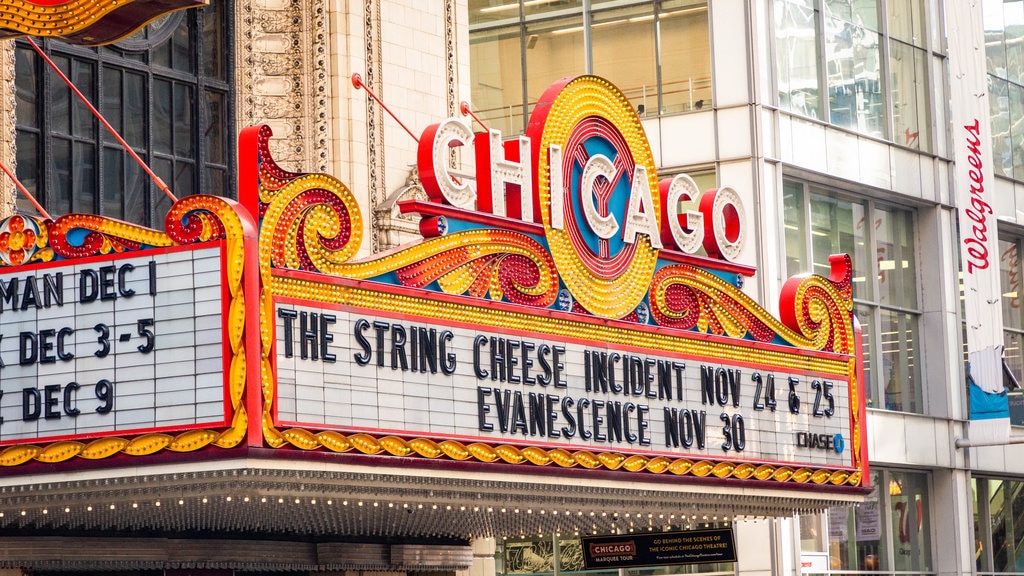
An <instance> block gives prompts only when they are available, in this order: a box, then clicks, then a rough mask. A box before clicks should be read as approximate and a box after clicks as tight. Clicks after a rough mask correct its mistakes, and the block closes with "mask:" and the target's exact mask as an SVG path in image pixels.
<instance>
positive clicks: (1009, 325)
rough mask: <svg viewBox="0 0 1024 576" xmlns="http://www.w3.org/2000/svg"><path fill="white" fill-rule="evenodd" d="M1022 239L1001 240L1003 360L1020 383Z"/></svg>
mask: <svg viewBox="0 0 1024 576" xmlns="http://www.w3.org/2000/svg"><path fill="white" fill-rule="evenodd" d="M1021 249H1022V246H1021V239H1019V238H1017V239H1011V240H1008V239H1003V238H1000V239H999V277H1000V279H999V285H1000V288H1001V290H1002V299H1003V305H1002V310H1003V344H1004V346H1005V348H1004V349H1003V358H1004V359H1005V361H1006V365H1007V366H1009V368H1010V371H1011V372H1013V375H1014V376H1015V377H1016V378H1017V381H1018V382H1024V356H1022V354H1021V345H1022V343H1024V307H1022V306H1021V292H1022V290H1024V286H1021V280H1022V279H1021V262H1020V257H1021Z"/></svg>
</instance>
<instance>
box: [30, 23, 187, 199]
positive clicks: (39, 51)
mask: <svg viewBox="0 0 1024 576" xmlns="http://www.w3.org/2000/svg"><path fill="white" fill-rule="evenodd" d="M25 40H26V41H28V43H29V45H30V46H32V49H34V50H35V51H36V54H39V55H40V56H41V57H42V58H43V60H45V61H46V63H47V64H49V66H50V68H52V69H53V71H54V72H56V73H57V75H58V76H60V77H61V79H62V80H64V83H65V84H67V85H68V88H70V89H71V91H72V92H74V93H75V95H76V96H78V99H79V100H81V101H82V103H83V104H85V106H86V107H87V108H89V111H90V112H92V115H93V116H95V117H96V118H97V119H99V121H100V122H101V123H102V124H103V126H105V127H106V129H107V130H109V131H110V133H111V134H113V135H114V138H116V139H117V141H118V142H119V143H120V144H121V146H123V147H124V149H125V151H126V152H128V154H129V155H131V157H132V158H134V159H135V161H136V162H138V163H139V166H142V169H143V170H145V171H146V174H149V177H150V178H152V179H153V182H155V183H156V187H157V188H159V189H160V190H162V191H163V193H164V194H166V195H167V197H168V198H170V199H171V202H177V201H178V199H177V198H175V197H174V194H172V193H171V189H170V188H168V187H167V184H165V183H164V181H163V180H161V179H160V177H159V176H157V175H156V174H155V173H154V172H153V171H152V170H151V169H150V168H149V166H147V165H146V163H145V162H143V161H142V158H139V155H138V154H136V153H135V150H132V147H131V146H129V145H128V143H127V142H125V141H124V138H121V135H120V134H118V133H117V130H114V127H113V126H111V125H110V122H107V119H106V118H104V117H103V114H100V111H99V110H97V109H96V107H95V106H93V105H92V103H91V102H89V99H88V98H86V97H85V94H82V91H81V90H79V89H78V87H77V86H75V85H74V84H73V83H72V82H71V80H69V79H68V77H67V76H65V75H64V73H63V72H61V71H60V68H58V67H57V65H56V64H54V63H53V60H50V57H49V56H47V55H46V54H45V53H44V52H43V51H42V49H41V48H39V45H38V44H36V43H35V42H34V41H33V40H32V39H31V38H29V37H27V36H26V37H25Z"/></svg>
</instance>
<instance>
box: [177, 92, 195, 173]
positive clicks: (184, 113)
mask: <svg viewBox="0 0 1024 576" xmlns="http://www.w3.org/2000/svg"><path fill="white" fill-rule="evenodd" d="M192 138H193V133H192V87H191V86H186V85H184V84H177V83H176V84H175V85H174V153H175V154H176V155H179V156H191V155H192V149H193V145H192Z"/></svg>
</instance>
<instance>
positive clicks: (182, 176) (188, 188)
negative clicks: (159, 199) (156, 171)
mask: <svg viewBox="0 0 1024 576" xmlns="http://www.w3.org/2000/svg"><path fill="white" fill-rule="evenodd" d="M194 175H195V167H194V166H192V164H190V163H188V162H177V163H175V165H174V188H173V190H174V195H175V196H177V197H178V198H181V197H182V196H189V195H191V194H195V193H196V190H195V185H194V181H195V178H194Z"/></svg>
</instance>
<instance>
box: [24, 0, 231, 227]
mask: <svg viewBox="0 0 1024 576" xmlns="http://www.w3.org/2000/svg"><path fill="white" fill-rule="evenodd" d="M230 13H231V8H230V5H229V4H227V3H225V2H214V3H211V5H209V6H207V7H206V8H204V9H202V10H198V9H192V10H185V11H178V12H173V13H171V14H168V15H167V16H164V17H163V18H161V19H159V20H157V21H155V22H153V23H151V24H150V25H149V26H147V27H146V28H145V29H143V30H141V31H140V32H138V33H136V34H135V35H134V36H132V37H130V38H128V39H125V40H123V41H121V42H118V43H115V44H112V45H110V46H104V47H99V48H84V47H81V46H70V45H66V44H62V43H60V42H56V41H50V40H47V41H43V43H42V46H41V47H42V48H43V50H44V51H45V52H46V53H47V54H48V55H49V56H50V58H51V59H52V60H53V61H54V63H55V64H56V65H57V67H58V68H59V69H60V70H61V71H62V72H63V73H64V74H65V75H67V76H68V78H70V79H71V81H72V82H74V84H75V86H76V87H77V88H78V89H79V90H80V91H81V92H82V93H83V94H85V96H86V97H87V98H88V99H89V101H90V102H91V103H92V104H93V106H95V107H96V108H97V109H99V111H100V112H101V113H102V114H103V116H104V117H105V118H106V119H107V121H108V122H110V124H111V125H112V126H113V127H114V129H116V130H117V131H118V133H119V134H120V135H121V136H122V137H123V138H124V140H125V141H126V142H127V143H128V145H129V146H131V148H132V150H133V151H134V152H135V153H136V154H138V155H139V157H140V158H142V160H143V161H145V162H146V163H147V164H148V165H149V166H150V167H151V168H152V169H153V171H154V172H155V173H156V174H157V175H158V176H159V177H160V178H161V179H162V180H163V181H164V182H165V183H166V184H167V185H168V186H169V187H170V189H171V191H172V192H173V193H174V195H175V196H177V197H179V198H180V197H182V196H186V195H189V194H197V193H200V192H202V193H206V194H216V195H222V196H224V195H230V194H232V193H233V190H234V186H233V185H232V176H231V174H230V171H229V170H228V163H229V159H230V158H231V157H232V146H233V144H232V139H231V136H230V135H231V134H232V133H233V127H232V126H231V118H232V112H231V110H230V106H231V99H230V94H231V72H230V68H231V62H230V54H231V52H230V51H229V42H228V38H229V36H230V35H229V32H228V27H229V26H230V22H231V21H230V17H229V14H230ZM15 58H16V63H15V66H16V75H15V76H16V77H15V84H16V116H17V136H16V138H17V141H16V144H17V162H18V168H17V175H18V179H19V180H21V182H22V183H23V184H24V185H25V187H26V188H27V189H28V190H29V191H30V192H31V193H32V194H33V195H34V196H35V197H36V199H37V200H38V201H39V202H40V203H41V204H42V205H43V207H45V208H46V210H47V211H48V212H49V213H50V215H51V216H53V217H57V216H60V215H62V214H67V213H69V212H82V213H92V214H102V215H105V216H110V217H113V218H119V219H123V220H127V221H129V222H133V223H137V224H142V225H145V226H161V225H162V223H163V218H164V216H165V214H166V213H167V210H168V208H169V207H170V200H169V199H168V198H167V196H166V195H165V194H164V193H163V192H162V191H160V190H159V189H158V188H157V187H156V185H155V184H154V183H153V182H152V180H151V179H150V178H149V176H148V175H147V174H146V173H145V172H144V171H143V169H142V168H141V167H140V166H139V165H138V164H137V163H136V162H135V161H134V159H132V158H131V156H130V155H129V154H128V153H127V152H125V150H124V149H123V147H122V146H121V145H120V144H119V143H118V142H117V140H116V139H115V138H114V136H113V135H111V133H110V132H109V131H108V130H107V129H106V128H104V127H103V126H102V125H101V124H100V122H99V121H98V120H97V119H96V118H95V117H94V116H93V115H92V114H91V113H90V112H89V110H88V108H87V107H86V106H85V104H83V103H82V102H81V101H80V100H79V99H78V98H77V97H76V96H75V95H74V94H73V93H72V92H71V90H70V89H69V88H68V87H67V85H65V84H64V82H63V81H62V80H61V79H60V78H59V76H58V75H57V74H56V73H55V72H54V71H53V70H51V69H50V68H49V67H48V66H47V64H46V63H45V62H44V61H43V59H42V58H40V57H39V56H38V55H37V54H36V53H35V51H34V50H33V49H32V48H31V46H29V45H28V44H27V43H24V42H21V41H19V42H17V43H16V45H15ZM21 201H22V202H25V206H23V208H24V209H25V210H26V211H30V209H29V208H28V203H27V201H26V200H25V199H22V200H21Z"/></svg>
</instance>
